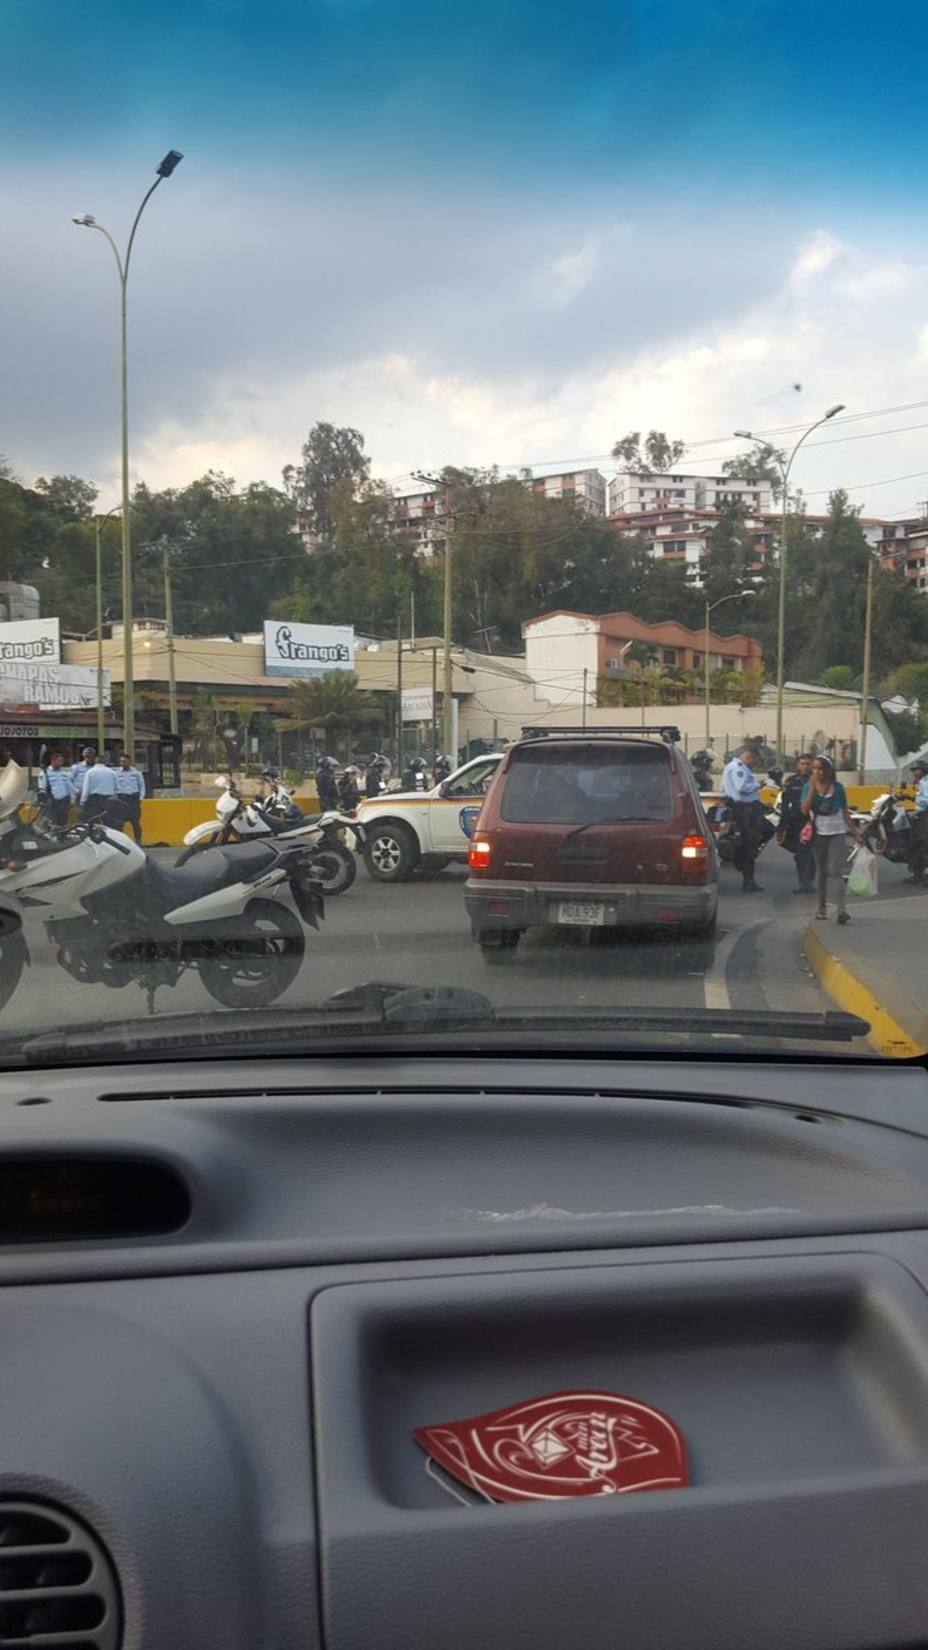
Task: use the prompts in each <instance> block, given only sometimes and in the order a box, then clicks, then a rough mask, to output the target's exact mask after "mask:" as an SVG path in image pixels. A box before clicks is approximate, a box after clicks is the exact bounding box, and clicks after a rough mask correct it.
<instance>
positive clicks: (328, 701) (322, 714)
mask: <svg viewBox="0 0 928 1650" xmlns="http://www.w3.org/2000/svg"><path fill="white" fill-rule="evenodd" d="M290 704H291V709H290V715H289V716H283V717H280V718H279V719H278V720H277V723H276V727H277V728H278V730H279V731H280V732H281V733H313V732H315V730H316V729H317V728H322V730H323V732H324V735H325V745H326V750H327V751H330V752H334V749H335V735H336V733H337V732H338V730H339V729H340V728H345V729H349V728H350V729H352V730H354V729H356V728H360V727H363V726H364V725H365V724H366V723H370V722H376V721H379V720H380V718H381V709H380V706H379V704H378V702H377V700H376V698H375V697H374V695H373V694H372V693H366V692H365V691H364V689H363V688H361V687H360V686H359V684H358V678H357V676H356V675H355V673H354V671H352V670H330V671H327V672H326V674H325V675H324V676H309V677H305V678H303V679H302V680H294V681H292V682H291V683H290Z"/></svg>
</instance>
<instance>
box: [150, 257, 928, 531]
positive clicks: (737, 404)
mask: <svg viewBox="0 0 928 1650" xmlns="http://www.w3.org/2000/svg"><path fill="white" fill-rule="evenodd" d="M795 251H796V249H791V248H789V247H788V246H787V247H786V248H785V249H784V258H783V276H782V280H781V283H780V285H779V287H776V288H775V289H774V290H772V291H771V292H770V294H769V295H768V296H767V297H765V298H764V299H763V301H761V302H759V303H750V302H749V303H745V304H744V305H743V306H742V309H741V311H740V313H738V314H735V315H732V316H731V317H728V318H725V319H724V320H720V321H716V322H715V323H714V324H712V325H709V326H705V327H700V328H699V329H693V330H692V331H691V332H690V333H689V334H688V335H687V334H682V335H679V336H677V335H676V332H674V335H673V336H672V337H671V338H669V339H661V338H654V339H652V340H649V341H647V342H646V343H645V344H643V345H642V347H641V348H640V349H638V350H636V351H633V352H630V353H629V352H626V351H624V350H622V349H621V348H618V349H611V350H610V348H609V346H608V341H607V340H604V341H603V347H602V348H601V350H600V352H599V354H598V355H597V356H595V357H594V358H592V359H583V360H582V361H580V362H578V364H577V366H576V367H575V368H573V369H571V370H567V371H566V372H562V373H560V374H558V375H557V378H556V380H552V376H551V374H550V371H549V369H548V363H547V362H546V361H545V360H543V359H542V360H539V362H538V363H537V365H535V366H532V365H528V366H526V365H523V366H522V368H521V370H519V371H515V370H512V369H510V370H509V371H497V372H492V371H488V370H485V369H484V370H475V371H471V372H467V371H448V370H443V369H442V366H441V364H440V362H439V361H437V360H436V358H435V357H434V355H433V353H432V352H431V351H430V350H428V349H426V350H421V351H418V352H414V351H393V352H389V353H384V354H379V355H373V354H372V355H369V356H367V357H365V358H364V359H362V360H358V361H353V362H352V363H350V364H346V365H344V366H335V367H332V368H327V369H325V370H309V371H307V372H296V373H293V374H290V375H289V376H287V377H285V378H284V379H281V380H275V382H274V383H273V384H272V383H271V382H269V381H265V382H264V383H263V384H262V383H260V382H256V381H253V380H250V379H249V380H241V381H234V380H232V379H229V380H226V381H224V382H223V383H222V384H221V385H220V386H219V387H218V389H217V391H216V393H215V395H214V397H213V400H212V401H211V403H210V405H209V407H208V408H207V409H205V410H204V412H203V413H202V415H200V416H198V418H197V419H195V420H193V421H192V422H191V423H190V424H185V423H184V421H183V420H176V419H172V420H169V421H165V422H163V423H162V424H160V425H159V426H158V427H157V429H156V430H154V431H153V432H152V433H151V434H150V435H149V437H148V438H147V440H146V442H145V444H144V445H143V446H142V447H141V448H140V449H139V450H138V455H137V456H138V462H139V468H140V471H144V473H146V474H148V475H150V476H151V477H153V478H154V479H156V480H158V481H160V482H161V483H165V482H168V481H170V482H175V483H180V482H182V481H184V480H186V479H188V478H189V476H190V475H191V474H192V473H194V471H195V470H196V469H197V467H200V468H203V467H206V465H207V464H215V465H216V466H217V467H219V468H223V469H226V470H230V471H231V472H232V473H233V474H235V475H236V476H237V477H238V479H239V480H241V481H246V480H251V479H257V478H259V477H267V478H268V479H271V480H274V479H276V476H277V474H278V473H279V469H280V466H281V464H282V463H283V462H285V461H286V459H287V458H292V457H293V456H295V451H296V446H297V442H296V440H295V438H294V432H296V431H299V432H302V431H303V430H304V429H305V427H307V426H308V424H309V422H311V420H312V418H314V417H316V416H319V417H327V418H332V419H334V420H336V421H338V422H351V423H354V424H357V425H358V426H359V427H360V428H361V429H362V430H363V431H364V432H365V434H366V435H367V438H368V447H369V450H370V451H371V453H372V455H373V457H374V459H375V468H376V471H377V473H378V474H381V475H385V476H390V477H401V476H402V475H404V474H408V473H409V471H410V470H411V468H412V467H413V466H415V467H419V466H422V467H423V468H426V469H429V468H432V467H435V466H437V465H440V464H442V463H445V462H455V463H461V464H474V465H490V464H492V463H494V462H498V463H500V464H502V465H504V466H508V465H513V466H515V465H517V464H520V463H535V464H538V465H541V464H543V463H545V462H550V463H552V464H557V463H560V462H563V463H565V464H567V463H569V464H571V465H574V464H580V463H583V462H589V463H598V464H600V465H601V466H602V467H603V468H606V469H608V468H610V465H609V460H608V456H607V455H608V453H609V450H610V448H611V446H612V444H613V442H614V441H615V439H616V438H617V436H619V435H621V434H623V433H624V432H625V431H626V430H627V429H629V428H650V427H652V426H655V427H658V428H662V429H666V430H668V431H669V432H670V433H671V434H674V435H681V436H683V437H685V438H687V439H689V440H690V441H692V442H694V443H699V442H703V443H708V445H703V446H699V445H694V446H693V447H692V449H691V452H690V454H689V459H688V461H689V462H690V463H691V464H692V465H693V466H694V467H697V468H698V469H700V470H702V471H703V472H710V473H711V471H712V470H713V469H717V468H718V467H719V465H720V464H721V461H722V459H723V458H724V456H726V455H731V454H734V453H736V452H737V451H739V450H742V448H743V444H741V443H739V442H737V441H736V440H735V439H734V438H733V437H732V436H731V431H732V430H733V429H735V428H736V427H743V426H749V427H755V428H757V429H761V430H766V429H776V428H777V427H780V426H797V427H799V428H801V427H802V426H803V424H805V423H811V422H813V421H814V420H815V419H816V418H817V417H819V416H820V415H821V413H822V412H823V411H824V409H825V407H826V406H828V405H829V404H830V403H831V402H833V401H835V400H844V401H846V402H847V403H848V413H849V414H854V413H857V412H863V411H866V410H869V409H872V408H875V407H881V406H890V405H894V404H899V403H905V402H909V401H918V400H920V399H923V395H922V389H923V382H924V376H923V375H924V360H925V358H926V356H928V324H925V323H924V321H923V320H922V316H923V315H924V314H925V310H926V304H928V280H926V272H925V267H924V266H923V265H922V264H921V263H920V262H916V261H914V260H913V262H912V263H911V264H909V265H902V266H901V267H900V269H899V271H898V283H897V284H898V289H899V290H900V291H903V292H905V293H907V294H910V296H911V305H910V304H909V303H905V304H902V305H898V306H893V305H889V306H888V305H887V304H886V302H885V280H884V279H883V278H882V277H881V276H880V271H881V269H883V267H884V266H883V263H882V259H881V258H880V257H879V256H876V257H874V258H873V259H872V261H871V255H868V253H867V252H866V251H864V250H862V249H861V248H859V247H857V246H855V245H854V244H853V243H851V242H848V243H847V245H846V246H845V247H844V248H843V250H842V255H841V258H840V260H839V259H833V260H831V263H830V265H829V266H828V267H826V268H823V269H822V271H821V272H820V275H819V277H818V278H817V279H816V281H815V282H813V283H811V285H809V286H808V287H807V288H804V289H803V291H802V292H801V293H799V294H797V292H796V289H795V284H794V280H793V275H794V270H795V256H794V252H795ZM798 255H799V256H801V255H802V254H801V253H798ZM919 352H921V359H919V358H918V356H919ZM795 384H800V385H801V386H802V388H801V390H800V391H798V392H797V390H796V389H795V388H794V385H795ZM919 422H921V423H928V417H924V418H923V417H922V416H921V414H919V413H918V412H917V411H914V412H912V413H909V414H905V413H903V414H899V415H896V416H892V417H886V418H883V419H879V420H873V421H867V422H863V423H855V422H850V423H848V424H846V425H837V426H833V427H831V428H830V429H829V430H828V431H827V432H824V431H823V432H822V434H821V436H819V437H813V441H812V442H810V444H809V445H808V446H807V447H805V448H804V449H803V454H802V457H801V460H800V461H799V464H798V467H797V478H798V480H799V483H800V485H801V486H802V488H803V489H804V491H805V492H806V494H807V497H808V500H809V503H810V506H811V507H816V508H817V507H824V503H825V499H826V495H827V492H828V490H829V489H831V488H833V487H836V486H847V487H848V488H849V489H850V490H851V497H852V499H853V500H854V502H856V503H859V504H862V505H864V506H865V508H866V510H867V511H868V512H869V513H874V514H878V513H892V512H893V511H898V512H902V511H905V510H908V509H911V508H913V507H914V505H915V503H916V501H917V500H918V499H919V498H920V497H921V495H922V492H923V491H924V492H928V486H926V485H925V483H923V482H921V481H912V482H905V483H900V484H899V485H898V486H894V487H882V486H880V487H878V486H875V485H874V486H871V485H870V484H871V483H876V482H878V481H882V480H884V479H885V478H888V477H892V476H896V475H905V474H908V473H909V472H912V471H919V470H922V469H928V462H926V460H925V458H924V456H923V453H924V443H923V435H922V434H919V432H918V431H917V430H915V431H905V429H904V426H905V425H907V424H918V423H919ZM894 430H896V431H898V430H902V433H900V434H893V433H892V432H893V431H894ZM862 436H865V437H866V439H859V437H862ZM774 439H777V440H782V441H783V442H784V443H786V442H787V441H788V439H789V437H788V436H787V435H783V436H782V437H777V436H775V437H774ZM820 443H822V444H821V445H820ZM861 484H866V485H861Z"/></svg>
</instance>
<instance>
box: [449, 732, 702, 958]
mask: <svg viewBox="0 0 928 1650" xmlns="http://www.w3.org/2000/svg"><path fill="white" fill-rule="evenodd" d="M468 863H469V865H470V876H469V877H468V880H467V885H466V889H465V899H466V902H467V910H468V915H469V916H470V920H471V928H472V932H473V935H474V938H475V939H476V940H477V941H478V942H479V944H480V947H481V949H482V951H483V955H484V957H485V959H486V961H487V962H492V963H502V962H506V961H510V960H511V959H512V957H513V956H514V953H515V948H516V946H517V945H518V943H519V939H520V937H521V935H522V934H523V933H524V932H525V930H526V929H527V928H547V927H549V926H565V925H566V926H568V927H574V928H577V927H582V928H599V927H622V928H635V929H639V928H640V929H646V928H657V929H664V930H672V931H675V932H676V933H677V934H679V935H686V936H692V937H694V938H701V939H703V940H704V941H706V942H708V945H707V951H708V953H710V954H711V949H712V941H713V938H714V934H715V922H716V912H717V907H718V860H717V855H716V849H715V845H714V842H713V840H712V833H711V831H710V830H709V827H708V825H707V823H706V817H705V814H704V813H703V809H702V803H701V801H700V797H699V792H698V790H697V788H696V782H695V780H694V778H693V775H692V772H691V769H690V766H689V763H688V762H687V761H686V758H685V757H684V756H683V755H682V753H681V752H680V751H679V750H677V748H676V747H675V746H674V745H673V744H669V743H664V742H663V741H662V740H658V739H648V738H644V737H637V738H635V737H629V736H627V735H624V734H623V735H618V734H606V733H599V732H597V733H595V734H589V733H583V734H576V733H571V734H557V733H551V734H548V735H546V736H543V737H536V738H529V739H524V740H522V741H521V742H520V743H519V744H518V745H513V747H512V749H511V750H509V751H508V752H507V754H506V756H505V758H504V760H503V761H502V762H501V763H500V766H499V768H498V769H497V772H496V776H495V778H494V779H493V782H492V784H491V786H490V789H489V791H488V793H487V797H486V800H485V802H484V804H483V807H482V809H481V811H480V817H479V819H478V820H477V823H476V826H475V828H474V833H473V838H472V841H471V847H470V854H469V856H468ZM706 960H708V959H707V958H706Z"/></svg>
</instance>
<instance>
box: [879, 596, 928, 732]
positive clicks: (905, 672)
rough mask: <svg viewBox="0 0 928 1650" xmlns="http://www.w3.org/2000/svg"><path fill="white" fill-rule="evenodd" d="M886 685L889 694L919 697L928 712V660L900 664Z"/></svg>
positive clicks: (921, 704) (905, 697)
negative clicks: (921, 662) (918, 662)
mask: <svg viewBox="0 0 928 1650" xmlns="http://www.w3.org/2000/svg"><path fill="white" fill-rule="evenodd" d="M921 599H923V598H921ZM885 686H886V693H887V696H890V695H892V694H894V693H901V694H902V697H903V698H904V699H917V700H918V703H919V708H920V709H921V710H922V711H924V712H928V660H926V661H925V662H924V663H923V664H908V665H900V666H899V668H898V670H894V671H892V673H891V674H890V676H889V678H888V680H887V682H886V685H885Z"/></svg>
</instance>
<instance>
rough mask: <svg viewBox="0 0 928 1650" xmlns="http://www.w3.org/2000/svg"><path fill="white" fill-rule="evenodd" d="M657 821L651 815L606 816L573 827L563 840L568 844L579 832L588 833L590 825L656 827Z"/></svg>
mask: <svg viewBox="0 0 928 1650" xmlns="http://www.w3.org/2000/svg"><path fill="white" fill-rule="evenodd" d="M658 823H659V821H658V820H656V819H655V818H654V815H653V814H607V815H606V817H605V819H587V820H586V821H585V822H584V823H583V824H582V825H575V826H574V828H573V830H572V831H568V832H567V835H566V836H565V838H564V841H565V842H569V841H570V839H571V837H575V836H579V835H580V832H581V831H588V830H589V828H590V826H591V825H656V824H658Z"/></svg>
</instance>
